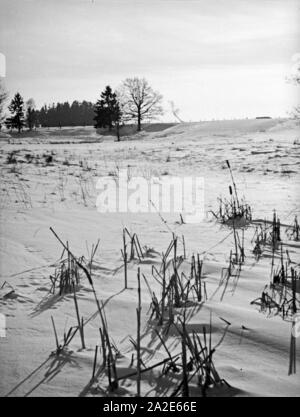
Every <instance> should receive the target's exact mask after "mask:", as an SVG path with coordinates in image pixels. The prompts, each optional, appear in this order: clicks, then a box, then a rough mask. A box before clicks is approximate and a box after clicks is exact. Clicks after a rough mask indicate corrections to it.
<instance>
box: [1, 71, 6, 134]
mask: <svg viewBox="0 0 300 417" xmlns="http://www.w3.org/2000/svg"><path fill="white" fill-rule="evenodd" d="M7 97H8V93H7V91H6V90H5V88H4V86H3V83H2V81H1V79H0V129H1V126H2V122H3V120H4V111H3V109H4V104H5V101H6V100H7Z"/></svg>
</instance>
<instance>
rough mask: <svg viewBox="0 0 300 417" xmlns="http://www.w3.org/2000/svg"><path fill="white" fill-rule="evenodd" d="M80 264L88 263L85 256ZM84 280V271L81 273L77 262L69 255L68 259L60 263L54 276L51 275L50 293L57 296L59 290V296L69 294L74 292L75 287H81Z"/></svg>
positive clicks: (79, 260)
mask: <svg viewBox="0 0 300 417" xmlns="http://www.w3.org/2000/svg"><path fill="white" fill-rule="evenodd" d="M64 252H65V251H64ZM62 256H63V255H62ZM78 262H81V263H86V260H85V258H84V256H82V257H81V258H79V259H78ZM82 278H83V276H82V271H80V268H79V267H78V264H77V262H76V261H75V260H74V259H73V258H72V257H71V256H70V254H69V253H67V257H66V258H64V259H61V260H60V261H59V265H58V266H57V267H56V268H55V271H54V274H53V275H50V281H51V288H50V293H52V294H55V292H56V290H57V289H58V291H59V295H63V294H69V293H71V292H73V288H74V286H75V287H76V288H77V287H78V286H79V284H80V281H81V279H82Z"/></svg>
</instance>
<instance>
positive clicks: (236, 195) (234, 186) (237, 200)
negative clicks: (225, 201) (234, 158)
mask: <svg viewBox="0 0 300 417" xmlns="http://www.w3.org/2000/svg"><path fill="white" fill-rule="evenodd" d="M226 163H227V166H228V169H229V171H230V175H231V181H232V184H233V188H234V192H235V198H236V202H237V205H238V207H240V203H239V199H238V194H237V189H236V184H235V182H234V178H233V173H232V170H231V167H230V164H229V161H228V160H226Z"/></svg>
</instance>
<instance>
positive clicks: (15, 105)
mask: <svg viewBox="0 0 300 417" xmlns="http://www.w3.org/2000/svg"><path fill="white" fill-rule="evenodd" d="M8 109H9V111H10V113H11V117H8V118H7V119H6V120H5V125H6V127H7V128H8V129H18V131H19V133H20V132H21V130H22V128H23V127H24V126H25V120H24V101H23V98H22V97H21V94H20V93H17V94H16V95H15V97H14V98H13V99H12V101H11V103H10V105H9V106H8Z"/></svg>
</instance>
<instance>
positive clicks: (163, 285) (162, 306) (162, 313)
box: [159, 254, 166, 325]
mask: <svg viewBox="0 0 300 417" xmlns="http://www.w3.org/2000/svg"><path fill="white" fill-rule="evenodd" d="M162 263H163V283H162V297H161V316H160V320H159V324H160V325H162V324H163V321H164V314H165V296H166V260H165V258H164V254H163V259H162Z"/></svg>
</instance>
